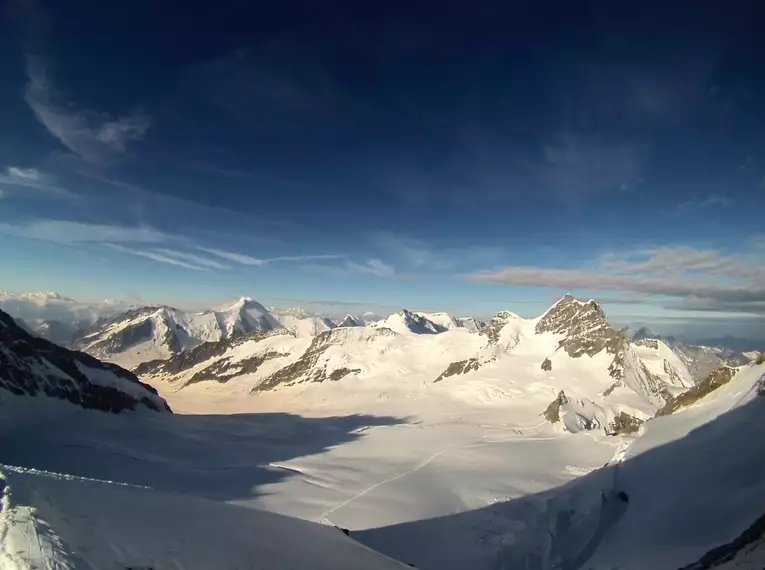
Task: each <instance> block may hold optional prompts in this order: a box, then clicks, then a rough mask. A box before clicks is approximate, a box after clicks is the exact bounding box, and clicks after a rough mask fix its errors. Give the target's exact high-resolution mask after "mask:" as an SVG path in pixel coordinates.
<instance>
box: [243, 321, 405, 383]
mask: <svg viewBox="0 0 765 570" xmlns="http://www.w3.org/2000/svg"><path fill="white" fill-rule="evenodd" d="M352 330H353V329H347V328H336V329H332V330H331V331H327V332H324V333H321V334H320V335H318V336H316V337H314V338H313V340H312V341H311V344H310V346H309V347H308V349H307V350H306V351H305V352H304V353H303V354H302V355H301V356H300V358H298V359H297V360H296V361H295V362H293V363H291V364H288V365H287V366H285V367H284V368H281V369H280V370H278V371H276V372H274V373H273V374H270V375H269V376H267V377H266V378H264V379H263V380H262V381H261V382H260V383H259V384H258V385H257V386H255V387H254V388H253V390H254V391H259V392H260V391H266V390H271V389H273V388H275V387H277V386H281V385H285V386H291V385H294V384H302V383H304V382H324V381H325V380H330V381H333V382H335V381H337V380H341V379H342V378H345V377H346V376H348V375H349V374H358V373H359V372H361V369H359V368H348V367H345V366H340V367H331V366H329V363H328V362H327V361H326V359H325V358H323V357H324V356H325V353H326V352H327V351H328V350H329V349H330V348H332V347H333V346H335V345H342V344H343V342H345V341H346V340H347V338H348V334H347V333H350V332H352ZM394 334H395V333H394V332H393V331H391V330H389V329H386V328H376V329H375V330H373V331H372V332H371V335H370V336H371V338H373V337H374V336H387V335H394Z"/></svg>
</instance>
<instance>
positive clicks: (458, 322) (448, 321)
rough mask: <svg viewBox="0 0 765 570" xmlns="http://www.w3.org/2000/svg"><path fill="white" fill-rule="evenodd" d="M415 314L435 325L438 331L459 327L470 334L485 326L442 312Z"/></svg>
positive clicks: (469, 319)
mask: <svg viewBox="0 0 765 570" xmlns="http://www.w3.org/2000/svg"><path fill="white" fill-rule="evenodd" d="M417 314H418V315H419V316H421V317H423V318H425V319H427V320H429V321H430V322H431V323H433V324H434V325H436V326H437V327H439V328H440V329H442V330H444V331H446V330H452V329H455V328H458V327H461V328H465V329H467V330H469V331H470V332H479V331H480V330H481V329H482V328H483V327H485V326H486V323H484V322H483V321H481V320H480V319H476V318H474V317H453V316H451V315H450V314H449V313H443V312H442V313H422V312H417Z"/></svg>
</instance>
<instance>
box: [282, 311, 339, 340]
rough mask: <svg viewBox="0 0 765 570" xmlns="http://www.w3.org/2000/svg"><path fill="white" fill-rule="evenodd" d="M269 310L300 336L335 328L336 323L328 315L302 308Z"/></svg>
mask: <svg viewBox="0 0 765 570" xmlns="http://www.w3.org/2000/svg"><path fill="white" fill-rule="evenodd" d="M269 312H270V313H271V315H273V317H274V318H275V319H276V320H277V321H279V324H281V326H283V327H284V328H285V329H287V330H288V331H290V332H291V333H292V334H294V335H295V336H297V337H300V338H311V337H314V336H316V335H317V334H321V333H323V332H325V331H328V330H330V329H333V328H335V326H336V325H335V323H333V322H332V321H331V320H329V319H328V318H326V317H322V316H319V315H314V314H311V313H308V312H306V311H303V310H302V309H275V308H269Z"/></svg>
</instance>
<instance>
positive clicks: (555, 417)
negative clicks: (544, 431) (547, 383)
mask: <svg viewBox="0 0 765 570" xmlns="http://www.w3.org/2000/svg"><path fill="white" fill-rule="evenodd" d="M568 402H569V399H568V397H567V396H566V393H565V392H564V391H563V390H561V391H560V392H558V397H557V398H555V399H554V400H553V401H552V402H550V405H549V406H547V409H546V410H545V411H544V416H545V419H546V420H547V421H548V422H550V423H551V424H556V423H558V422H559V421H560V408H561V406H565V405H566V404H568Z"/></svg>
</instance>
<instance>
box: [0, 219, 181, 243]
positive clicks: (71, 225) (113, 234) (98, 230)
mask: <svg viewBox="0 0 765 570" xmlns="http://www.w3.org/2000/svg"><path fill="white" fill-rule="evenodd" d="M0 234H5V235H11V236H16V237H23V238H27V239H35V240H41V241H48V242H53V243H61V244H86V243H103V242H118V243H119V242H122V243H160V242H164V241H166V240H168V239H169V237H170V236H168V235H167V234H165V233H163V232H161V231H159V230H157V229H154V228H152V227H150V226H121V225H110V224H88V223H83V222H71V221H66V220H35V221H32V222H27V223H24V224H8V223H0Z"/></svg>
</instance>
